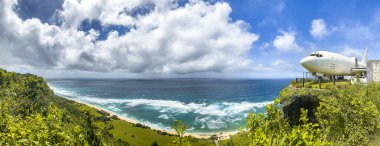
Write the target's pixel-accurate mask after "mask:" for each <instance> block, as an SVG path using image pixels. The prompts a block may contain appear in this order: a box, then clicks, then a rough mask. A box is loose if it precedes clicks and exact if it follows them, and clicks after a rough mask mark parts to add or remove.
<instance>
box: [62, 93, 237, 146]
mask: <svg viewBox="0 0 380 146" xmlns="http://www.w3.org/2000/svg"><path fill="white" fill-rule="evenodd" d="M59 96H61V95H59ZM62 98H65V99H68V100H71V101H74V102H76V103H79V104H84V105H86V106H89V107H92V108H95V109H96V110H98V111H104V112H106V113H108V114H109V115H110V117H112V116H117V118H118V119H120V120H123V121H126V122H129V123H132V124H138V123H139V124H142V125H145V124H143V123H141V122H138V121H136V120H133V119H130V118H127V117H124V116H122V115H120V114H117V113H116V112H113V111H110V110H108V109H104V108H102V107H99V106H96V105H93V104H90V103H86V102H83V101H80V100H75V99H71V98H67V97H62ZM149 127H150V126H149ZM150 128H151V129H152V130H159V131H162V132H166V133H169V134H174V135H176V134H177V133H176V132H175V131H174V130H173V131H170V130H164V129H158V128H152V127H150ZM237 133H239V131H228V132H217V133H216V132H214V133H198V132H197V133H185V134H184V136H191V137H194V138H199V139H208V138H210V137H211V136H213V135H216V137H217V139H218V140H225V139H230V136H232V135H235V134H237Z"/></svg>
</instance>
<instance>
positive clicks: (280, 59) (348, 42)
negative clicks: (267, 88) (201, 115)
mask: <svg viewBox="0 0 380 146" xmlns="http://www.w3.org/2000/svg"><path fill="white" fill-rule="evenodd" d="M378 36H380V2H378V1H376V0H345V1H344V2H343V1H330V0H318V1H317V0H308V1H305V0H112V1H110V0H0V38H1V39H0V56H1V57H0V67H2V68H5V69H7V70H10V71H16V72H22V73H27V72H30V73H34V74H38V75H40V76H43V77H46V78H294V77H299V76H302V72H305V71H306V70H305V69H303V68H302V67H301V65H300V64H299V61H300V60H301V59H302V58H303V57H305V56H307V55H308V54H310V53H311V52H313V51H316V50H326V51H331V52H336V53H341V54H344V55H346V56H350V57H358V58H359V59H360V58H361V57H362V55H363V53H364V50H365V48H368V50H369V53H368V58H369V59H380V37H378Z"/></svg>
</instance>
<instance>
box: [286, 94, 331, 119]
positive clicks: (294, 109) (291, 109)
mask: <svg viewBox="0 0 380 146" xmlns="http://www.w3.org/2000/svg"><path fill="white" fill-rule="evenodd" d="M325 94H328V92H327V91H325V90H318V89H307V88H303V89H289V88H286V89H284V90H283V91H281V93H280V99H281V105H282V107H283V112H284V118H287V119H288V120H289V121H288V122H289V124H290V125H299V124H300V115H301V108H303V109H307V110H308V118H309V120H310V121H311V122H313V123H316V122H318V120H317V118H316V116H315V112H316V111H317V108H318V106H319V101H320V100H319V97H322V96H321V95H325Z"/></svg>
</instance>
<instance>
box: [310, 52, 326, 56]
mask: <svg viewBox="0 0 380 146" xmlns="http://www.w3.org/2000/svg"><path fill="white" fill-rule="evenodd" d="M309 56H317V57H323V55H322V54H320V53H318V52H315V53H311V54H310V55H309Z"/></svg>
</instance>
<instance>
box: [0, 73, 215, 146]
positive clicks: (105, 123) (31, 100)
mask: <svg viewBox="0 0 380 146" xmlns="http://www.w3.org/2000/svg"><path fill="white" fill-rule="evenodd" d="M0 116H1V118H0V145H154V144H157V145H169V144H172V143H173V141H175V140H176V139H177V136H175V135H171V134H168V133H165V132H161V131H156V130H151V129H150V128H149V127H146V126H143V125H140V124H132V123H128V122H126V121H123V120H119V119H118V118H117V117H110V116H109V115H108V114H107V113H105V112H102V111H98V110H96V109H94V108H92V107H89V106H87V105H84V104H80V103H76V102H74V101H70V100H67V99H65V98H62V97H59V96H56V95H54V93H53V92H52V90H51V89H50V88H49V87H48V85H47V83H46V81H45V80H44V79H43V78H41V77H37V76H35V75H32V74H18V73H14V72H7V71H5V70H3V69H0ZM185 139H186V140H187V141H189V143H190V144H192V145H212V144H213V142H212V141H211V140H208V139H204V140H203V139H195V138H190V137H187V138H185Z"/></svg>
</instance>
